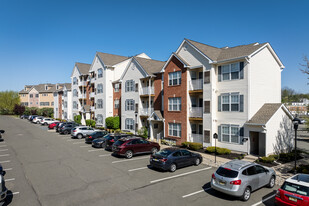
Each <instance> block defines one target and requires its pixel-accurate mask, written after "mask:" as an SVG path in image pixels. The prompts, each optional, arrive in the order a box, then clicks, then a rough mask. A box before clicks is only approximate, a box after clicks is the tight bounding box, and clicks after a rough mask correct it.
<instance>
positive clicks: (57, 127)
mask: <svg viewBox="0 0 309 206" xmlns="http://www.w3.org/2000/svg"><path fill="white" fill-rule="evenodd" d="M66 123H68V122H60V123H59V124H58V125H56V132H59V130H60V128H61V127H62V126H64V125H65V124H66Z"/></svg>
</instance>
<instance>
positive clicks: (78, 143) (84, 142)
mask: <svg viewBox="0 0 309 206" xmlns="http://www.w3.org/2000/svg"><path fill="white" fill-rule="evenodd" d="M82 143H85V142H84V141H83V142H74V143H73V144H82Z"/></svg>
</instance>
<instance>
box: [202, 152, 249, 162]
mask: <svg viewBox="0 0 309 206" xmlns="http://www.w3.org/2000/svg"><path fill="white" fill-rule="evenodd" d="M204 153H205V152H204ZM206 154H209V155H212V156H215V154H214V153H206ZM217 157H222V158H226V159H230V160H234V159H239V158H241V159H242V158H243V156H241V154H239V153H230V154H227V155H217Z"/></svg>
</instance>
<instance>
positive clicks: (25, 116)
mask: <svg viewBox="0 0 309 206" xmlns="http://www.w3.org/2000/svg"><path fill="white" fill-rule="evenodd" d="M28 118H29V116H28V115H25V114H23V115H20V119H28Z"/></svg>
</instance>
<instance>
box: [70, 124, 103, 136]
mask: <svg viewBox="0 0 309 206" xmlns="http://www.w3.org/2000/svg"><path fill="white" fill-rule="evenodd" d="M95 131H99V130H95V129H93V128H91V127H88V126H79V127H75V128H73V129H72V130H71V137H72V138H78V139H81V138H83V137H86V135H89V134H91V133H93V132H95Z"/></svg>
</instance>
